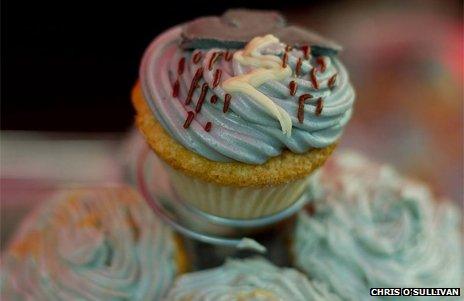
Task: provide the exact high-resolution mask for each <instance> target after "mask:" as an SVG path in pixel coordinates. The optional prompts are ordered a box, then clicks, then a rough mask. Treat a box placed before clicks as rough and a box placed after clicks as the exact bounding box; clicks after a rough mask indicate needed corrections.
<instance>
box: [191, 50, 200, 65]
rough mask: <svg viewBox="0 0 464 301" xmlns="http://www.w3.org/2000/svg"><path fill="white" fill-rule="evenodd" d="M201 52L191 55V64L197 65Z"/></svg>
mask: <svg viewBox="0 0 464 301" xmlns="http://www.w3.org/2000/svg"><path fill="white" fill-rule="evenodd" d="M201 55H202V54H201V51H198V52H197V53H195V54H194V55H193V63H194V64H198V62H199V61H200V60H201Z"/></svg>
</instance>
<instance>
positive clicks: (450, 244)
mask: <svg viewBox="0 0 464 301" xmlns="http://www.w3.org/2000/svg"><path fill="white" fill-rule="evenodd" d="M315 184H316V185H315V187H316V188H318V189H317V191H316V192H315V196H314V202H313V204H312V205H313V206H314V209H315V211H314V212H315V213H313V214H308V213H302V214H300V216H299V217H298V221H297V227H296V232H295V238H294V241H295V243H294V246H293V251H294V254H295V265H296V266H298V267H300V268H301V269H302V270H303V271H305V272H306V273H307V275H308V276H310V277H311V278H314V279H317V280H320V281H323V282H326V283H328V284H329V285H330V287H331V289H332V290H333V291H334V292H336V293H338V294H339V295H340V296H344V299H345V300H372V297H370V296H369V289H370V288H429V287H446V288H449V287H460V285H461V284H462V283H461V282H460V279H461V275H462V262H463V261H462V253H461V245H460V237H461V235H462V233H461V232H460V230H459V212H458V211H457V210H456V208H454V207H453V206H452V205H451V204H450V203H448V202H444V201H443V200H435V199H434V198H433V196H432V195H431V193H430V191H429V190H428V189H427V187H425V186H423V185H421V184H418V183H415V182H413V181H410V180H408V179H405V178H402V177H401V176H400V175H399V174H397V173H396V172H395V171H394V170H392V169H391V168H389V167H388V166H378V165H375V164H373V163H370V162H368V161H366V160H365V159H363V158H361V157H359V156H357V155H353V154H346V155H343V156H338V157H335V158H333V160H330V161H329V162H327V164H326V165H325V166H324V167H323V169H322V171H321V174H320V175H319V178H318V179H317V180H316V183H315ZM378 299H379V300H382V299H381V298H380V297H379V298H378ZM400 299H401V298H400V297H395V300H400ZM411 299H412V300H414V298H410V297H405V300H411ZM376 300H377V299H376ZM385 300H391V299H389V298H388V297H385ZM427 300H433V298H431V299H427Z"/></svg>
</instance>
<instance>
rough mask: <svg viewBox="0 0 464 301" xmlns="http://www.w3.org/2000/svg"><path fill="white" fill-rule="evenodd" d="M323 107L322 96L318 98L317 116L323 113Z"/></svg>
mask: <svg viewBox="0 0 464 301" xmlns="http://www.w3.org/2000/svg"><path fill="white" fill-rule="evenodd" d="M323 108H324V101H323V100H322V97H319V98H318V99H317V104H316V116H319V115H321V113H322V109H323Z"/></svg>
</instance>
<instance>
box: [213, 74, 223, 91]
mask: <svg viewBox="0 0 464 301" xmlns="http://www.w3.org/2000/svg"><path fill="white" fill-rule="evenodd" d="M221 75H222V70H221V69H216V72H214V80H213V89H214V88H216V87H217V86H218V85H219V82H220V81H221Z"/></svg>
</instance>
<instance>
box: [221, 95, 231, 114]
mask: <svg viewBox="0 0 464 301" xmlns="http://www.w3.org/2000/svg"><path fill="white" fill-rule="evenodd" d="M231 98H232V96H231V95H230V94H229V93H227V94H226V96H225V99H224V107H222V112H224V113H227V111H229V106H230V99H231Z"/></svg>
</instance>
